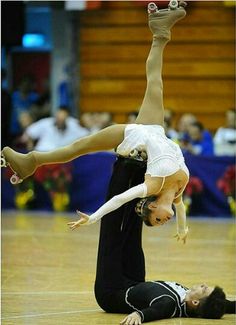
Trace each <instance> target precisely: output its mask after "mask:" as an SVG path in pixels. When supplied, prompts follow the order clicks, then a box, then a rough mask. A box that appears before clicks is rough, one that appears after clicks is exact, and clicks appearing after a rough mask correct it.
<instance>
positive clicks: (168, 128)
mask: <svg viewBox="0 0 236 325" xmlns="http://www.w3.org/2000/svg"><path fill="white" fill-rule="evenodd" d="M173 116H174V114H173V111H172V110H171V109H168V108H167V109H165V111H164V128H165V133H166V136H167V137H168V138H170V139H171V140H173V141H177V140H178V132H177V131H176V130H175V129H174V128H173V126H172V125H173Z"/></svg>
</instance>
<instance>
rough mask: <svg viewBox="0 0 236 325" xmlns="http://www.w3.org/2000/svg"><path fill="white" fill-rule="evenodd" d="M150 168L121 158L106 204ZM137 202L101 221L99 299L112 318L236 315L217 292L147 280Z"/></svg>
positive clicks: (204, 287)
mask: <svg viewBox="0 0 236 325" xmlns="http://www.w3.org/2000/svg"><path fill="white" fill-rule="evenodd" d="M145 170H146V166H145V164H144V163H142V162H138V161H133V160H130V159H127V158H121V157H120V158H118V159H117V161H116V162H115V165H114V169H113V174H112V178H111V181H110V185H109V192H108V197H107V199H110V198H111V197H113V196H114V195H117V194H119V193H121V192H123V191H124V190H127V189H129V188H130V187H132V186H135V185H136V184H139V183H140V182H141V181H142V180H143V178H144V173H145ZM137 200H138V199H135V200H133V201H131V202H129V203H127V204H126V205H123V206H121V207H120V208H119V209H117V210H115V211H113V212H111V213H109V214H108V215H106V216H104V217H103V218H102V219H101V229H100V239H99V249H98V260H97V275H96V281H95V296H96V300H97V302H98V304H99V306H100V307H101V308H102V309H103V310H105V311H106V312H109V313H128V314H129V315H128V316H127V317H126V318H125V319H124V320H123V321H122V322H121V324H125V325H133V324H134V325H137V324H141V323H144V322H149V321H153V320H158V319H165V318H170V317H201V318H213V319H214V318H221V317H222V316H223V314H224V313H235V302H233V301H229V300H226V299H225V293H224V292H223V290H222V289H221V288H219V287H215V288H211V287H208V286H207V285H205V284H202V285H195V286H193V287H192V288H190V289H188V288H186V287H185V286H183V285H181V284H178V283H175V282H171V281H145V260H144V254H143V250H142V226H143V221H142V219H141V218H140V217H139V216H138V215H137V214H136V213H135V205H136V204H137Z"/></svg>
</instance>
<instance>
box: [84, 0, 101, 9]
mask: <svg viewBox="0 0 236 325" xmlns="http://www.w3.org/2000/svg"><path fill="white" fill-rule="evenodd" d="M101 4H102V1H86V9H97V8H100V7H101Z"/></svg>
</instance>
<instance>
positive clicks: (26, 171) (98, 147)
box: [2, 124, 126, 179]
mask: <svg viewBox="0 0 236 325" xmlns="http://www.w3.org/2000/svg"><path fill="white" fill-rule="evenodd" d="M125 126H126V125H125V124H117V125H112V126H109V127H107V128H105V129H103V130H101V131H99V132H98V133H96V134H92V135H89V136H87V137H84V138H81V139H79V140H77V141H75V142H73V143H72V144H70V145H68V146H65V147H62V148H59V149H56V150H54V151H49V152H39V151H32V152H30V153H28V154H20V153H17V152H16V151H14V150H12V149H11V148H9V147H5V148H4V149H3V151H2V153H3V155H4V157H5V159H6V160H7V162H8V163H9V164H10V167H11V168H12V169H13V170H14V172H16V173H17V175H18V176H19V177H20V178H21V179H24V178H26V177H28V176H30V175H32V174H33V173H34V172H35V170H36V169H37V167H39V166H42V165H47V164H53V163H65V162H68V161H71V160H73V159H75V158H77V157H79V156H81V155H85V154H87V153H90V152H96V151H103V150H111V149H114V148H116V147H117V146H118V145H119V144H120V143H121V142H122V141H123V139H124V130H125Z"/></svg>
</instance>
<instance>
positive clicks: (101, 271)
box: [95, 157, 146, 313]
mask: <svg viewBox="0 0 236 325" xmlns="http://www.w3.org/2000/svg"><path fill="white" fill-rule="evenodd" d="M145 171H146V165H145V163H142V162H137V161H133V160H130V159H125V158H122V157H119V158H117V161H116V162H115V164H114V167H113V174H112V177H111V181H110V184H109V190H108V196H107V200H108V199H110V198H111V197H113V196H115V195H117V194H120V193H121V192H124V191H125V190H127V189H128V188H130V187H133V186H135V185H138V184H140V183H142V182H143V181H144V173H145ZM137 201H138V199H135V200H133V201H131V202H128V203H127V204H125V205H123V206H121V207H120V208H119V209H117V210H115V211H113V212H111V213H109V214H108V215H106V216H104V217H103V218H102V220H101V226H100V238H99V247H98V258H97V273H96V281H95V297H96V300H97V303H98V304H99V305H100V307H101V308H102V309H103V310H105V311H106V312H112V313H129V312H131V311H133V309H131V307H129V306H128V305H127V304H126V303H125V293H126V290H127V289H128V288H129V287H130V286H133V285H135V284H138V283H140V282H143V281H145V261H144V254H143V250H142V226H143V222H142V220H141V219H140V218H139V217H138V215H137V214H136V213H135V210H134V208H135V205H136V203H137Z"/></svg>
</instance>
